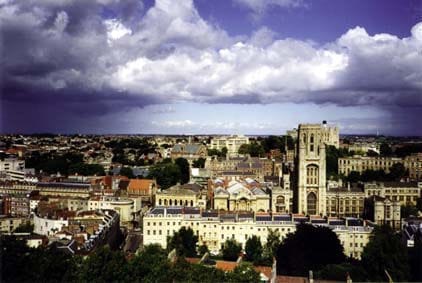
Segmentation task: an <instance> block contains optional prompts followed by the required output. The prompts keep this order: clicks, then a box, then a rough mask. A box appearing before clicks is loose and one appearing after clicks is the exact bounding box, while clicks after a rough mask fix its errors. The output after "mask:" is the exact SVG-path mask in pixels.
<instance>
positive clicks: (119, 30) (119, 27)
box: [104, 19, 132, 44]
mask: <svg viewBox="0 0 422 283" xmlns="http://www.w3.org/2000/svg"><path fill="white" fill-rule="evenodd" d="M104 24H105V26H106V28H107V42H108V43H109V44H111V43H112V42H113V41H114V40H117V39H119V38H121V37H123V36H125V35H130V34H132V30H130V29H129V28H127V27H125V25H123V24H122V23H121V22H120V21H119V20H117V19H108V20H105V21H104Z"/></svg>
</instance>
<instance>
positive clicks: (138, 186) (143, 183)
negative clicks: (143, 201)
mask: <svg viewBox="0 0 422 283" xmlns="http://www.w3.org/2000/svg"><path fill="white" fill-rule="evenodd" d="M153 183H154V180H150V179H130V181H129V186H128V187H127V192H128V193H129V194H140V195H149V194H151V191H150V186H151V184H153Z"/></svg>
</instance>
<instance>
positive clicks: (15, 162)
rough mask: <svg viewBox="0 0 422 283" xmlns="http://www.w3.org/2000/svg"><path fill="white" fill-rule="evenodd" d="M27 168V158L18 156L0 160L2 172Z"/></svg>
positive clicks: (0, 170)
mask: <svg viewBox="0 0 422 283" xmlns="http://www.w3.org/2000/svg"><path fill="white" fill-rule="evenodd" d="M23 169H25V160H21V159H18V158H5V159H3V160H0V172H2V171H9V170H11V171H23Z"/></svg>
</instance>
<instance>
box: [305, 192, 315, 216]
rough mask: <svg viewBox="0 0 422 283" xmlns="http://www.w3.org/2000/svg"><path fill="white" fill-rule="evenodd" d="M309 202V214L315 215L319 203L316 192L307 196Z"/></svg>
mask: <svg viewBox="0 0 422 283" xmlns="http://www.w3.org/2000/svg"><path fill="white" fill-rule="evenodd" d="M307 204H308V214H310V215H315V214H316V204H317V197H316V195H315V193H309V194H308V197H307Z"/></svg>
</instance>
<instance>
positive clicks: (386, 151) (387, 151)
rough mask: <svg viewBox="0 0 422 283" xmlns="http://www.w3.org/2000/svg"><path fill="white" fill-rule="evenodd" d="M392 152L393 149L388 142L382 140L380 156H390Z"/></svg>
mask: <svg viewBox="0 0 422 283" xmlns="http://www.w3.org/2000/svg"><path fill="white" fill-rule="evenodd" d="M392 153H393V150H392V149H391V147H390V145H389V144H388V143H386V142H383V143H382V144H381V145H380V154H381V155H382V156H390V155H392Z"/></svg>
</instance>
